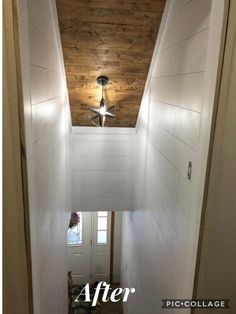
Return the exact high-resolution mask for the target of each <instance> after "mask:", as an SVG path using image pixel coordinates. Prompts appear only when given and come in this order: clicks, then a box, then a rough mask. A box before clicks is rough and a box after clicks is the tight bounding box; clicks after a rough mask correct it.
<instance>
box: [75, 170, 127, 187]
mask: <svg viewBox="0 0 236 314" xmlns="http://www.w3.org/2000/svg"><path fill="white" fill-rule="evenodd" d="M132 179H133V173H132V172H129V171H124V170H119V171H114V170H87V169H84V170H77V171H75V170H74V171H73V174H72V180H73V184H74V185H77V184H80V185H83V184H84V185H88V184H110V185H113V184H132V183H133V181H132Z"/></svg>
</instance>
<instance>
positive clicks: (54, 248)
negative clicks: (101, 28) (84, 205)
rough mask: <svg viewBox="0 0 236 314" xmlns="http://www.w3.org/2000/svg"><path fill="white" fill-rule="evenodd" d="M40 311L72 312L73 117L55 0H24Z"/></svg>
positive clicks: (23, 49) (21, 9)
mask: <svg viewBox="0 0 236 314" xmlns="http://www.w3.org/2000/svg"><path fill="white" fill-rule="evenodd" d="M18 11H19V31H20V46H21V47H20V48H21V67H22V79H23V94H24V95H23V96H24V110H25V132H26V140H27V160H28V175H29V178H28V180H29V201H30V223H31V250H32V267H33V288H34V310H35V312H34V313H36V314H39V313H40V314H51V313H58V314H59V313H61V314H65V313H66V312H67V259H66V258H67V247H66V232H67V228H68V221H69V213H68V212H67V211H69V209H70V207H69V206H70V205H69V202H68V189H69V183H68V182H69V178H68V174H69V171H68V167H67V164H68V162H67V157H68V156H67V154H68V133H69V126H70V119H69V114H68V104H67V93H66V88H65V80H64V68H63V60H62V58H61V46H60V40H59V31H58V22H57V18H56V10H55V3H54V0H52V1H47V0H42V1H38V0H28V1H24V0H20V1H18Z"/></svg>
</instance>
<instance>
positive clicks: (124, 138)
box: [70, 133, 134, 144]
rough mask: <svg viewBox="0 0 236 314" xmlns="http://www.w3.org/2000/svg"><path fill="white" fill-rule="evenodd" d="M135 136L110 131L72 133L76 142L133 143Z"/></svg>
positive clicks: (72, 139)
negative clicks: (110, 132)
mask: <svg viewBox="0 0 236 314" xmlns="http://www.w3.org/2000/svg"><path fill="white" fill-rule="evenodd" d="M133 138H134V135H133V134H122V133H120V134H119V133H117V134H109V133H72V134H70V139H71V141H73V142H74V143H76V142H81V141H86V142H91V141H92V142H101V141H102V142H108V144H109V142H130V143H132V141H133Z"/></svg>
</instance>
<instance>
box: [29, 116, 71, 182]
mask: <svg viewBox="0 0 236 314" xmlns="http://www.w3.org/2000/svg"><path fill="white" fill-rule="evenodd" d="M64 127H65V120H64V119H63V118H62V119H61V120H60V121H58V122H57V123H56V124H55V125H53V126H52V127H51V128H49V129H48V130H47V131H46V132H45V134H44V136H42V137H41V138H40V139H39V140H38V141H36V142H35V147H34V150H35V168H36V176H38V175H39V174H40V172H41V170H42V168H43V167H44V165H45V164H46V162H47V160H48V159H49V158H50V154H51V153H52V152H53V151H54V150H55V149H56V148H57V147H58V146H60V145H62V147H63V146H64V145H65V137H64V135H65V130H64Z"/></svg>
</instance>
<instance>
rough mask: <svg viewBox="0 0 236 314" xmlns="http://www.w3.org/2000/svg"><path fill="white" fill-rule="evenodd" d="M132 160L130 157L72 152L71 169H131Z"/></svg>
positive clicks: (132, 167)
mask: <svg viewBox="0 0 236 314" xmlns="http://www.w3.org/2000/svg"><path fill="white" fill-rule="evenodd" d="M133 165H134V163H133V160H132V159H130V157H129V156H128V157H108V156H101V157H97V156H79V155H77V154H73V156H72V169H73V170H85V169H86V170H100V171H106V170H113V171H120V170H121V171H122V170H123V171H133V169H134V166H133Z"/></svg>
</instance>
